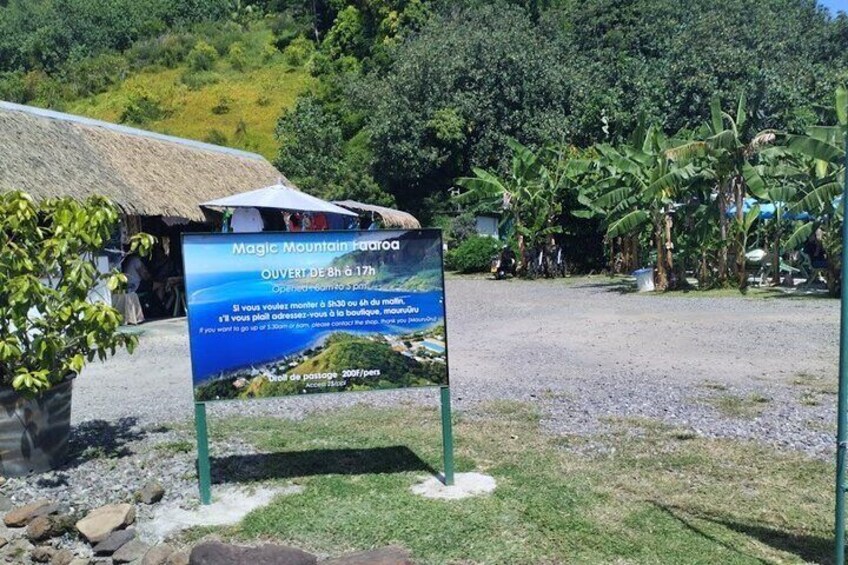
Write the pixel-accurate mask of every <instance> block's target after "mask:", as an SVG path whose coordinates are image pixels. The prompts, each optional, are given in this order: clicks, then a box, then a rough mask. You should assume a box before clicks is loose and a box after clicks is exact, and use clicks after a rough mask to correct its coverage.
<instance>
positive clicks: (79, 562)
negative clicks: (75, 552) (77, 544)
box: [68, 557, 91, 565]
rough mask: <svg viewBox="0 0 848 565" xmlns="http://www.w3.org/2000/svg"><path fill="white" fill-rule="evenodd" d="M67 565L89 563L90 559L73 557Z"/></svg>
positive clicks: (86, 564) (87, 564)
mask: <svg viewBox="0 0 848 565" xmlns="http://www.w3.org/2000/svg"><path fill="white" fill-rule="evenodd" d="M68 565H91V560H90V559H86V558H85V557H75V558H74V560H73V561H71V562H70V563H69V564H68Z"/></svg>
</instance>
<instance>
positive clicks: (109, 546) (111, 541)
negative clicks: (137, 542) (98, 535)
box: [93, 528, 135, 555]
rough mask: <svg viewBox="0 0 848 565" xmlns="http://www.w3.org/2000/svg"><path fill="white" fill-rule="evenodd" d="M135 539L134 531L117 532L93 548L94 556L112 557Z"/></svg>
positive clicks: (131, 529) (129, 529)
mask: <svg viewBox="0 0 848 565" xmlns="http://www.w3.org/2000/svg"><path fill="white" fill-rule="evenodd" d="M134 537H135V529H134V528H128V529H126V530H117V531H115V532H112V533H111V534H109V537H107V538H106V539H104V540H103V541H101V542H100V543H98V544H97V545H95V546H94V548H93V549H94V555H112V554H113V553H115V552H116V551H118V550H119V549H120V548H121V546H122V545H124V544H126V543H127V542H129V541H130V540H132V539H133V538H134Z"/></svg>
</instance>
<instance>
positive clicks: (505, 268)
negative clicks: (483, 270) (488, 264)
mask: <svg viewBox="0 0 848 565" xmlns="http://www.w3.org/2000/svg"><path fill="white" fill-rule="evenodd" d="M517 267H518V261H516V259H515V253H514V252H513V251H512V248H511V247H510V246H509V245H504V246H503V249H501V252H500V253H499V254H497V255H495V256H494V257H492V274H493V275H495V279H496V280H503V279H505V278H506V277H507V275H510V276H513V277H514V276H515V270H516V268H517Z"/></svg>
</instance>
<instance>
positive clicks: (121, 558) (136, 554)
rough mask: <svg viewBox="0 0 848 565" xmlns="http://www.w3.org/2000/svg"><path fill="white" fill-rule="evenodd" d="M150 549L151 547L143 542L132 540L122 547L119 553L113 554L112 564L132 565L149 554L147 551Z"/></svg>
mask: <svg viewBox="0 0 848 565" xmlns="http://www.w3.org/2000/svg"><path fill="white" fill-rule="evenodd" d="M149 549H150V546H149V545H147V544H146V543H144V542H143V541H141V540H137V539H134V540H130V541H128V542H127V543H125V544H124V545H122V546H121V548H120V549H119V550H118V551H116V552H115V553H113V554H112V562H113V563H132V562H133V561H136V560H139V559H141V558H142V557H144V554H145V553H147V550H149Z"/></svg>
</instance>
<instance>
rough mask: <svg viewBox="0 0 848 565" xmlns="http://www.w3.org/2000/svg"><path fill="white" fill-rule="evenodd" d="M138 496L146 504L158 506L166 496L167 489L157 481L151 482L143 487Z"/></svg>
mask: <svg viewBox="0 0 848 565" xmlns="http://www.w3.org/2000/svg"><path fill="white" fill-rule="evenodd" d="M136 496H137V498H138V500H139V501H141V502H143V503H144V504H156V503H157V502H159V501H160V500H162V497H163V496H165V489H164V488H162V485H160V484H159V483H158V482H157V481H151V482H149V483H147V484H145V485H144V486H143V487H141V490H140V491H138V493H137V495H136Z"/></svg>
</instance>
